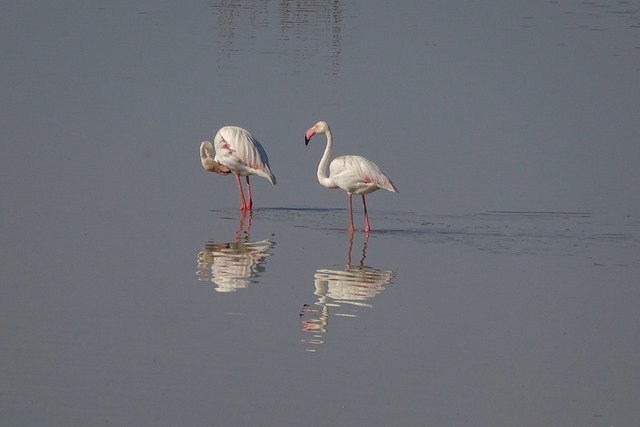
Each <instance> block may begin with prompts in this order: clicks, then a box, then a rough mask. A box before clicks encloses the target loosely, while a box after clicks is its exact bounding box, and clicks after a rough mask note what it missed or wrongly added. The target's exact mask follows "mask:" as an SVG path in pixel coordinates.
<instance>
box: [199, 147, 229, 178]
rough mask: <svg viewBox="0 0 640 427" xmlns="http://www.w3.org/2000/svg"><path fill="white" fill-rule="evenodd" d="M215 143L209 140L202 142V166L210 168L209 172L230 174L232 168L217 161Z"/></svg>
mask: <svg viewBox="0 0 640 427" xmlns="http://www.w3.org/2000/svg"><path fill="white" fill-rule="evenodd" d="M212 154H213V145H212V144H211V142H209V141H202V144H200V162H201V163H202V167H203V168H205V169H206V170H208V171H209V172H215V173H219V174H220V175H228V174H229V173H231V170H230V169H229V168H228V167H226V166H224V165H221V164H220V163H218V162H216V161H215V160H214V159H213V157H212Z"/></svg>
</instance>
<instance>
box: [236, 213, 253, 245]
mask: <svg viewBox="0 0 640 427" xmlns="http://www.w3.org/2000/svg"><path fill="white" fill-rule="evenodd" d="M245 219H246V220H247V229H246V230H243V228H244V221H245ZM250 228H251V211H242V213H241V214H240V221H239V222H238V229H237V230H236V233H235V239H236V242H238V241H240V236H241V235H242V234H244V238H245V239H246V240H249V229H250Z"/></svg>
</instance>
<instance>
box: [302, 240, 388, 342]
mask: <svg viewBox="0 0 640 427" xmlns="http://www.w3.org/2000/svg"><path fill="white" fill-rule="evenodd" d="M368 240H369V235H368V234H367V235H365V240H364V246H363V248H362V258H361V259H360V262H359V264H358V265H356V266H352V265H351V249H352V247H353V233H350V235H349V249H348V251H347V265H346V268H345V269H340V270H332V269H326V268H322V269H319V270H317V271H316V274H315V275H314V276H313V278H314V285H315V292H314V295H316V296H317V297H318V300H317V301H316V302H315V303H314V304H313V305H311V304H305V305H304V306H303V308H302V312H301V313H300V318H301V320H302V330H303V331H304V332H308V333H310V334H312V337H311V338H305V339H303V340H302V342H304V343H307V344H323V343H324V334H325V333H326V332H327V328H328V324H329V317H330V315H333V316H342V317H357V315H356V314H355V312H357V308H358V307H368V308H371V307H373V305H371V304H370V303H369V302H368V301H369V300H371V299H372V298H373V297H375V296H376V295H378V294H380V293H381V292H382V291H383V290H384V289H385V287H386V286H387V285H388V284H390V283H391V282H392V280H393V277H394V273H393V271H383V270H377V269H375V268H372V267H368V266H366V265H364V260H365V258H366V256H367V255H366V252H367V245H368ZM314 306H315V307H314ZM347 307H350V308H356V309H355V310H346V308H347ZM339 308H343V310H342V311H339V312H338V311H337V310H338V309H339ZM333 310H336V312H332V311H333ZM306 350H307V351H311V352H313V351H315V349H313V348H307V349H306Z"/></svg>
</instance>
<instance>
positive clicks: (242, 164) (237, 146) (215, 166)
mask: <svg viewBox="0 0 640 427" xmlns="http://www.w3.org/2000/svg"><path fill="white" fill-rule="evenodd" d="M212 148H215V153H216V154H215V157H214V158H213V159H212V158H211V154H212ZM200 158H201V162H202V166H203V167H204V168H205V169H206V170H209V171H211V172H217V173H220V174H223V175H226V174H228V173H229V172H231V173H233V174H234V175H235V176H236V182H237V184H238V192H239V193H240V198H241V199H242V204H241V206H240V210H242V211H244V210H251V208H252V206H253V201H252V199H251V184H250V183H249V176H251V175H257V176H260V177H262V178H265V179H267V180H268V181H269V182H270V183H271V184H273V185H276V177H275V175H274V174H273V172H271V167H270V166H269V158H268V157H267V153H266V151H265V150H264V148H263V147H262V145H261V144H260V142H258V140H257V139H256V137H255V136H253V135H252V134H251V133H250V132H248V131H247V130H245V129H242V128H240V127H238V126H225V127H223V128H221V129H220V130H219V131H218V133H216V136H215V137H214V139H213V145H212V144H211V142H209V141H204V142H203V143H202V144H201V145H200ZM240 176H244V177H246V181H247V193H248V200H247V201H246V202H245V199H244V193H243V191H242V184H241V183H240Z"/></svg>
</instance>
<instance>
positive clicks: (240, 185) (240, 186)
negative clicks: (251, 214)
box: [236, 175, 247, 211]
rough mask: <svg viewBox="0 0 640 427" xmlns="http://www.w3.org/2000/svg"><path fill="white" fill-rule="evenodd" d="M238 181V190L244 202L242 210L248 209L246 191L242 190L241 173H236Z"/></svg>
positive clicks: (241, 206)
mask: <svg viewBox="0 0 640 427" xmlns="http://www.w3.org/2000/svg"><path fill="white" fill-rule="evenodd" d="M236 182H237V183H238V192H239V193H240V199H241V200H242V204H241V205H240V210H241V211H245V210H247V204H246V203H245V201H244V192H243V191H242V183H240V175H236Z"/></svg>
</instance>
